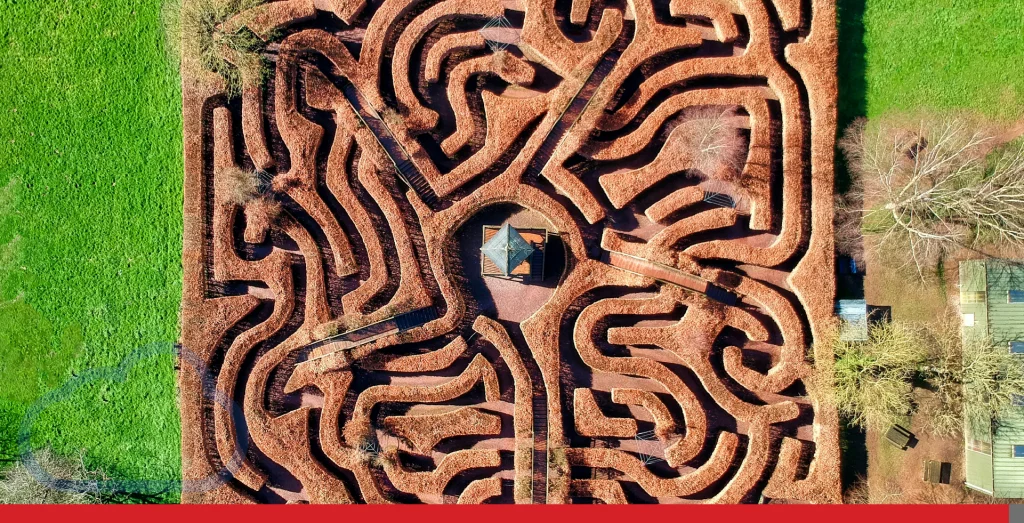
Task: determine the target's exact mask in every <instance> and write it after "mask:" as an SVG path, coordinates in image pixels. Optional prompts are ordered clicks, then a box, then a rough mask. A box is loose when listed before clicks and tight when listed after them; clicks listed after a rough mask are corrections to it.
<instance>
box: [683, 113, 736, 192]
mask: <svg viewBox="0 0 1024 523" xmlns="http://www.w3.org/2000/svg"><path fill="white" fill-rule="evenodd" d="M738 117H739V114H738V113H737V112H736V109H735V108H733V107H726V108H721V107H710V106H708V107H697V108H695V109H692V110H689V111H686V112H685V113H684V115H683V118H684V120H683V121H682V123H680V124H679V127H680V128H681V131H683V132H682V134H680V135H679V136H680V137H679V140H680V142H679V146H681V147H684V148H685V149H686V150H687V151H692V154H693V167H694V168H695V169H696V170H697V171H699V172H700V174H701V175H703V176H706V177H709V178H716V179H719V180H725V181H733V182H738V181H739V176H740V174H741V173H742V171H743V163H744V160H745V158H746V153H747V140H746V139H745V138H744V137H743V135H742V134H741V133H740V129H739V127H737V126H736V124H735V120H736V118H738Z"/></svg>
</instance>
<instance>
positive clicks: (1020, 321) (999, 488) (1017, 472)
mask: <svg viewBox="0 0 1024 523" xmlns="http://www.w3.org/2000/svg"><path fill="white" fill-rule="evenodd" d="M960 314H961V317H962V320H963V328H962V329H961V335H962V336H963V337H964V339H965V343H968V342H969V341H968V338H970V337H981V338H983V337H990V338H991V339H992V341H993V347H992V348H991V350H1005V351H1008V352H1010V353H1011V354H1021V355H1022V356H1021V357H1024V261H1022V260H967V261H962V262H960ZM1013 405H1014V407H1015V409H1014V411H1013V412H1010V413H1007V414H1006V415H1005V416H1003V417H1002V418H1001V419H999V420H998V422H995V421H993V423H991V424H989V425H987V426H983V427H978V426H976V425H975V424H972V423H965V426H964V475H965V476H966V485H967V486H968V487H970V488H971V489H974V490H977V491H979V492H983V493H985V494H988V495H990V496H994V497H996V498H1003V499H1006V498H1010V499H1019V498H1021V497H1024V404H1022V403H1020V402H1019V401H1017V400H1015V401H1014V403H1013ZM1016 407H1019V408H1016Z"/></svg>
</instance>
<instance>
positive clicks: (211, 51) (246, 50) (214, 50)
mask: <svg viewBox="0 0 1024 523" xmlns="http://www.w3.org/2000/svg"><path fill="white" fill-rule="evenodd" d="M264 1H265V0H189V1H184V0H170V1H169V2H168V4H167V6H166V7H165V8H164V10H163V11H164V12H163V14H162V18H163V23H164V26H165V28H164V30H165V32H166V33H167V42H168V44H169V47H170V48H171V49H172V50H173V51H174V52H180V53H181V55H183V56H186V57H188V59H189V61H188V63H191V64H195V65H198V66H200V67H202V68H203V69H205V70H207V71H210V72H213V73H216V74H218V75H220V76H221V77H222V78H223V79H224V83H225V89H226V92H227V94H228V96H231V97H234V96H237V95H238V94H240V93H241V91H242V87H243V86H244V85H246V84H250V83H262V81H263V79H264V78H266V76H267V74H268V70H269V68H268V67H267V61H266V60H265V59H264V58H263V56H262V52H263V50H264V48H265V46H266V42H264V41H263V40H262V39H260V38H259V37H258V36H256V34H255V33H253V32H252V31H250V30H249V29H248V28H247V27H245V26H244V25H242V26H238V27H236V26H232V25H229V24H226V23H225V22H227V21H228V20H229V19H231V17H232V16H234V15H236V14H238V13H241V12H243V11H245V10H247V9H250V8H253V7H256V6H258V5H260V4H262V3H264ZM183 63H184V62H183Z"/></svg>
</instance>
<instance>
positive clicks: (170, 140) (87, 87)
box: [0, 0, 182, 501]
mask: <svg viewBox="0 0 1024 523" xmlns="http://www.w3.org/2000/svg"><path fill="white" fill-rule="evenodd" d="M2 11H3V15H2V16H0V47H2V48H3V49H4V51H3V59H0V186H2V187H6V189H5V190H4V192H3V193H2V194H0V244H2V245H6V247H4V248H3V249H2V251H0V451H2V452H3V454H5V455H8V456H10V455H11V454H12V453H13V452H14V451H15V449H16V447H15V445H16V436H17V432H18V430H19V428H20V425H21V422H22V419H23V416H24V414H25V412H26V410H27V409H28V408H29V407H30V406H31V405H33V404H37V402H38V401H39V400H40V398H42V397H44V395H46V394H47V393H51V394H50V395H49V397H48V398H47V399H46V402H47V406H46V408H45V409H43V410H42V411H41V415H40V417H39V418H38V420H37V423H36V424H35V425H34V427H33V430H32V433H31V435H32V443H33V445H34V446H40V447H41V446H44V445H49V446H51V447H52V448H53V449H54V450H55V451H56V452H57V453H59V454H64V455H68V456H77V455H78V452H79V450H80V449H86V454H85V459H86V463H87V465H88V466H89V467H90V468H97V469H101V470H103V471H104V473H105V474H107V475H108V476H109V477H111V478H114V479H135V480H139V479H146V480H164V481H166V480H176V479H178V478H179V477H180V474H181V472H180V427H179V422H178V414H177V407H176V404H175V379H174V368H173V359H172V357H171V356H170V355H167V354H165V355H163V356H158V357H150V358H145V359H143V360H140V361H138V362H137V363H136V364H135V365H134V366H133V367H132V368H131V369H130V370H128V371H127V372H126V374H125V376H124V379H96V380H92V381H89V382H88V383H83V384H82V386H81V387H80V388H77V389H76V390H74V391H70V390H68V389H66V388H64V387H65V384H66V383H67V382H68V380H69V379H72V378H73V377H75V376H81V375H85V374H87V373H86V371H87V370H89V369H101V368H107V367H117V366H119V365H121V364H122V362H124V361H125V359H126V358H127V357H128V356H129V355H131V354H132V353H134V352H135V351H136V350H138V349H140V348H143V347H145V346H147V345H149V344H152V343H154V342H163V343H165V344H167V343H169V342H174V341H176V340H177V337H178V304H179V301H180V297H181V263H180V260H181V254H180V253H181V222H182V216H181V209H182V192H181V191H182V189H181V172H182V165H181V150H182V146H181V111H180V91H179V87H178V80H177V74H176V71H174V69H173V66H172V65H171V64H170V63H169V61H168V60H167V54H166V52H165V49H164V36H163V31H162V26H161V22H160V6H159V4H158V3H157V2H143V1H140V0H105V1H103V2H85V1H81V0H69V1H68V2H60V3H45V2H5V3H4V7H3V8H2ZM159 499H160V500H162V501H175V500H176V499H177V494H176V493H166V494H163V495H162V496H160V498H159Z"/></svg>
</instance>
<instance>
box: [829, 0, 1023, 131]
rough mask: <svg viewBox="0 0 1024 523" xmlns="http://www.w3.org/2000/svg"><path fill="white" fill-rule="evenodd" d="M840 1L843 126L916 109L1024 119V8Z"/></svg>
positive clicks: (947, 1) (990, 2)
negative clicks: (862, 118) (1023, 66)
mask: <svg viewBox="0 0 1024 523" xmlns="http://www.w3.org/2000/svg"><path fill="white" fill-rule="evenodd" d="M837 1H838V5H839V16H840V44H839V45H840V55H839V71H840V73H839V80H840V102H839V108H840V121H841V122H848V121H849V120H851V119H852V118H855V117H857V116H868V117H869V118H870V117H877V116H880V115H882V114H885V113H887V112H890V111H913V110H916V109H919V108H926V109H938V110H943V109H968V110H972V111H978V112H980V113H983V114H985V115H988V116H991V117H993V118H997V119H1000V120H1004V121H1011V120H1016V119H1018V118H1020V117H1021V116H1022V115H1024V70H1022V69H1021V67H1020V61H1021V59H1024V38H1021V27H1024V3H1021V2H1007V1H1005V0H837Z"/></svg>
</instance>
